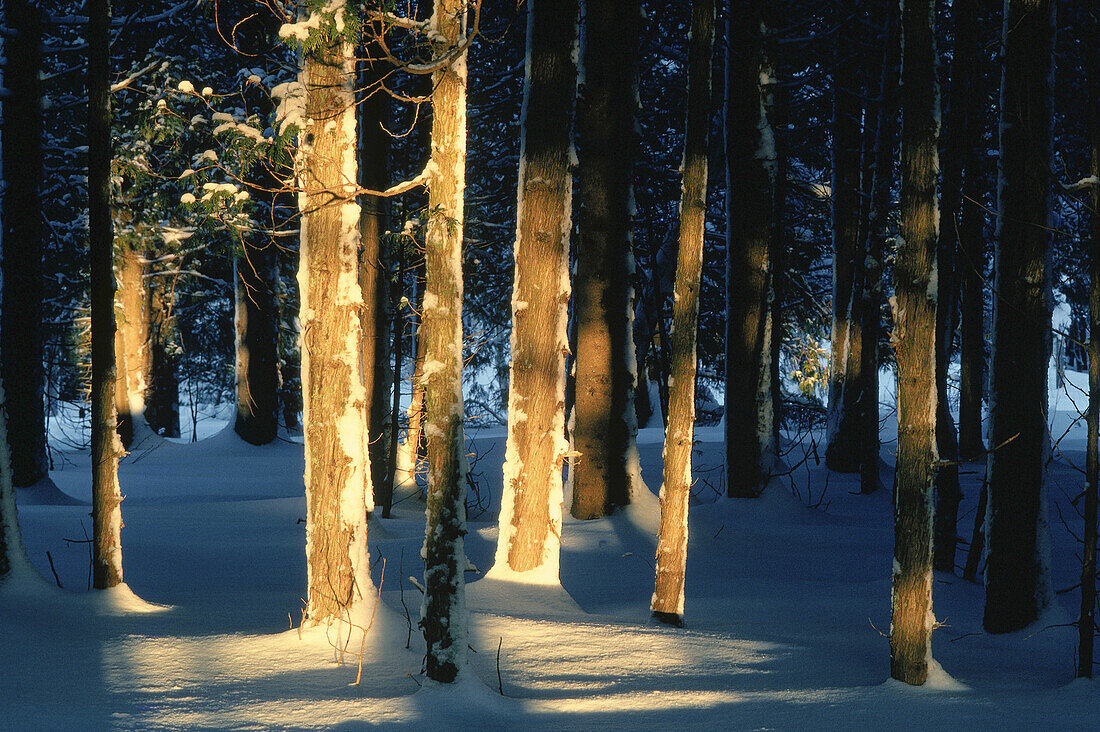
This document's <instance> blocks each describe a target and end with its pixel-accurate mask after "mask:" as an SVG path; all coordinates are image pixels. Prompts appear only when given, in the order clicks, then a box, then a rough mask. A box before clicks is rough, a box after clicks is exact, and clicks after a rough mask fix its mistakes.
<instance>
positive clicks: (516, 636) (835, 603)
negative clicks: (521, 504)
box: [0, 375, 1100, 729]
mask: <svg viewBox="0 0 1100 732" xmlns="http://www.w3.org/2000/svg"><path fill="white" fill-rule="evenodd" d="M1071 381H1072V382H1074V383H1078V384H1079V383H1080V379H1079V378H1078V376H1077V375H1073V378H1072V379H1071ZM1071 391H1072V389H1071ZM1060 398H1061V401H1060V402H1058V406H1057V408H1058V409H1062V410H1070V409H1072V406H1070V405H1069V404H1068V396H1066V395H1062V397H1060ZM1074 398H1075V399H1076V400H1077V401H1078V403H1081V399H1080V395H1079V394H1077V395H1075V397H1074ZM1054 406H1055V404H1054V402H1053V401H1052V407H1054ZM1072 417H1073V414H1072V413H1070V412H1069V411H1062V412H1058V413H1056V416H1055V420H1054V425H1053V427H1052V433H1053V434H1055V435H1056V436H1057V435H1060V434H1061V432H1062V431H1064V430H1065V429H1067V427H1069V425H1070V424H1071V422H1072ZM888 422H889V421H887V423H888ZM470 435H471V443H472V446H473V447H474V449H476V450H477V451H478V452H479V453H480V454H482V455H484V457H483V458H482V459H481V460H480V461H479V462H477V463H476V464H475V466H474V469H475V472H477V473H480V477H479V478H478V481H479V487H480V489H481V490H482V494H483V495H487V494H489V495H491V499H489V500H487V501H486V503H487V505H488V506H489V508H488V510H487V512H486V513H485V514H483V515H482V516H481V517H480V518H479V519H477V520H474V521H472V522H471V526H470V535H469V536H468V537H467V550H468V553H469V555H470V559H471V561H472V562H473V563H474V564H475V565H476V566H477V567H478V568H480V569H481V570H486V569H488V567H489V566H490V564H491V562H492V558H493V553H494V549H495V541H496V534H497V530H496V526H495V522H494V518H495V515H494V512H495V510H496V506H497V503H498V500H499V491H500V480H501V478H500V475H499V472H500V463H501V461H502V459H503V453H504V449H503V440H504V430H503V429H483V430H479V431H471V432H470ZM698 439H699V440H700V444H699V445H698V450H697V454H696V461H697V468H698V472H697V475H699V476H702V477H705V478H706V479H707V480H709V481H710V482H711V483H713V484H715V485H716V486H717V485H718V482H717V481H718V480H719V476H720V473H721V471H720V470H716V469H715V467H716V466H719V465H720V464H721V443H720V439H721V434H720V431H719V430H718V429H717V428H703V429H701V430H699V433H698ZM660 443H661V435H660V431H659V430H652V429H650V430H644V431H643V432H642V434H641V435H640V453H641V459H642V465H643V474H644V477H645V480H646V482H647V483H648V484H649V486H650V488H651V489H653V490H656V489H657V488H658V487H659V484H660V452H661V444H660ZM1083 445H1084V427H1083V424H1079V425H1076V426H1073V427H1072V428H1070V429H1069V432H1068V434H1067V436H1066V437H1065V438H1064V439H1063V441H1062V443H1061V448H1062V451H1063V454H1064V458H1063V459H1059V461H1057V462H1055V463H1054V464H1053V466H1052V472H1051V485H1052V491H1051V494H1052V498H1053V499H1054V500H1055V501H1056V502H1057V503H1058V504H1059V505H1060V507H1061V509H1062V511H1063V513H1064V514H1065V515H1066V516H1067V517H1070V516H1073V518H1071V519H1068V520H1070V521H1071V522H1074V521H1076V517H1075V515H1073V514H1072V509H1071V508H1069V507H1068V497H1072V496H1073V495H1075V494H1076V493H1077V492H1078V491H1079V490H1080V489H1081V486H1082V479H1081V477H1080V475H1079V474H1078V473H1077V472H1076V471H1075V470H1074V469H1073V468H1072V467H1070V466H1069V465H1068V464H1066V463H1065V462H1064V460H1065V459H1068V460H1071V461H1073V462H1074V463H1077V464H1083ZM892 448H893V443H892V442H891V441H890V436H889V435H885V437H884V446H883V458H884V461H885V464H884V467H883V481H884V483H885V484H886V485H889V484H890V482H891V475H890V470H891V466H892V456H891V453H890V450H891V449H892ZM796 455H798V456H800V455H801V453H800V452H799V451H798V450H796V451H795V452H794V453H793V454H792V455H791V456H788V462H795V461H796V460H795V459H794V458H795V456H796ZM63 457H64V459H63V460H60V461H58V464H59V466H62V467H63V469H61V470H58V471H55V472H54V473H53V478H54V480H55V481H56V482H57V484H58V485H59V486H60V487H61V488H62V489H63V490H65V491H66V492H67V493H68V494H70V495H71V496H73V497H75V498H77V499H80V500H82V501H87V500H88V497H89V490H90V489H89V485H88V483H89V478H88V477H87V476H88V455H87V453H86V452H80V451H70V452H66V453H64V456H63ZM301 476H302V455H301V446H300V445H298V444H295V443H294V442H293V441H279V442H277V443H276V444H273V445H269V446H266V447H261V448H256V447H251V446H248V445H245V444H243V443H241V442H240V441H239V440H237V439H236V437H235V436H234V435H233V434H232V432H231V431H225V432H222V433H220V434H217V435H215V436H214V437H212V438H210V439H208V440H204V441H201V442H198V443H195V444H187V443H176V442H169V441H163V440H158V439H155V438H154V439H153V440H151V441H150V442H149V444H147V445H145V446H144V447H141V448H139V449H137V450H135V451H134V452H133V453H132V454H131V455H130V456H128V457H127V458H126V459H125V460H124V461H123V464H122V466H121V467H120V480H121V483H122V486H123V492H124V493H125V494H126V496H127V498H126V500H125V501H124V503H123V517H124V520H125V522H126V527H125V529H124V530H123V556H124V565H125V571H126V579H127V582H128V584H129V586H130V587H131V588H132V589H133V591H134V592H135V593H136V594H137V595H138V596H140V597H141V598H142V599H144V600H145V601H147V602H149V603H153V604H155V605H158V606H162V607H159V608H158V607H153V608H150V607H146V606H142V609H145V610H154V612H136V611H134V612H127V611H126V610H127V608H131V609H136V606H135V605H134V604H133V603H131V604H127V603H126V602H121V601H120V602H114V603H110V602H105V601H104V600H102V599H98V598H97V597H96V596H95V595H89V594H87V593H84V592H83V590H84V589H85V587H86V586H87V572H88V561H87V545H86V544H82V543H67V542H65V541H64V539H66V538H68V539H76V540H81V539H83V538H84V534H83V531H84V530H85V529H87V530H89V531H90V522H89V520H88V516H87V513H88V507H87V505H71V506H63V505H61V506H59V505H46V506H43V505H28V506H23V507H21V508H20V520H21V523H22V525H23V527H24V538H25V542H26V545H27V551H28V555H29V556H30V558H31V561H32V562H33V564H34V565H35V566H36V567H37V568H38V570H39V572H40V573H41V574H42V576H43V577H44V578H46V579H47V580H48V582H47V581H46V580H43V581H42V582H39V583H33V582H30V581H28V580H25V579H18V578H17V579H15V580H13V581H12V582H8V583H6V584H5V585H4V586H3V587H0V648H2V649H3V652H2V653H0V710H2V712H3V713H2V714H0V728H2V729H33V728H40V729H106V728H117V729H131V728H150V727H155V728H177V729H183V728H194V727H204V728H250V729H254V728H269V727H277V728H328V727H342V728H352V729H354V728H357V727H360V726H362V727H367V726H374V725H381V726H393V727H399V726H407V727H410V728H432V727H434V728H439V729H515V728H525V729H527V728H530V729H550V728H555V729H561V728H566V729H611V728H629V729H640V728H647V729H668V728H671V727H682V728H692V729H704V728H710V729H803V728H811V727H813V728H827V729H830V728H842V729H855V728H869V729H882V728H891V729H929V728H932V729H936V728H961V727H964V726H965V727H968V728H973V729H1003V728H1009V729H1023V728H1056V729H1095V724H1096V722H1095V719H1096V715H1097V713H1098V712H1100V686H1098V682H1092V681H1077V682H1074V681H1072V677H1073V660H1074V645H1075V639H1076V633H1075V631H1074V630H1073V629H1072V628H1067V627H1051V628H1046V629H1043V626H1044V625H1057V624H1059V623H1065V622H1067V621H1068V619H1070V618H1071V617H1072V616H1073V615H1075V608H1076V603H1077V601H1078V600H1077V595H1076V593H1075V592H1069V593H1066V594H1063V595H1060V596H1059V599H1060V601H1061V603H1062V604H1063V606H1064V609H1063V610H1061V611H1055V612H1054V613H1052V615H1051V616H1050V617H1049V618H1046V619H1045V620H1044V623H1043V624H1042V625H1040V626H1039V627H1035V628H1032V629H1029V630H1027V631H1023V632H1020V633H1014V634H1009V635H1002V636H991V635H987V634H985V633H983V632H982V629H981V612H982V599H983V598H982V590H981V588H980V587H978V586H975V585H971V584H969V583H966V582H964V581H962V580H961V579H959V578H957V577H953V576H950V575H941V576H938V577H937V582H936V586H935V611H936V615H937V618H938V619H939V620H940V621H942V622H944V623H945V624H946V625H945V627H943V628H941V629H939V630H938V631H937V632H936V633H935V636H934V641H933V652H934V655H935V657H936V659H937V660H938V661H939V662H940V663H941V664H942V666H943V668H944V670H945V673H944V674H942V675H938V676H936V677H934V679H933V683H930V684H929V685H928V686H927V687H925V688H920V689H914V688H910V687H906V686H904V685H901V684H897V683H894V682H889V681H887V680H886V679H887V677H888V675H889V659H888V647H887V641H886V638H885V637H884V636H883V635H882V633H884V632H886V631H887V630H888V628H889V600H890V566H891V557H892V543H893V530H892V526H891V506H890V496H889V492H888V491H881V492H879V493H878V494H877V495H872V496H861V495H858V483H857V478H856V476H840V475H836V474H832V475H829V476H828V484H827V485H828V487H827V489H826V476H827V474H826V472H825V470H824V466H823V465H817V464H816V463H815V461H814V460H813V458H812V457H811V458H810V459H809V460H808V461H807V462H806V463H805V464H804V465H803V466H802V467H801V468H800V469H799V470H798V471H796V472H795V474H794V475H792V476H791V480H793V482H794V484H795V485H796V486H797V487H798V488H799V490H800V491H801V492H802V494H803V496H806V495H807V494H808V493H809V492H811V491H812V493H813V495H814V501H815V502H816V500H817V498H818V497H820V496H821V495H822V494H824V502H823V503H822V506H823V507H825V506H826V504H827V507H826V508H825V509H824V510H822V509H820V508H819V509H817V510H813V509H810V508H807V507H806V506H805V505H804V503H803V502H801V501H800V500H799V499H798V498H796V497H794V496H793V495H792V493H791V488H790V486H791V482H790V481H789V480H788V479H783V480H781V481H778V480H777V481H776V482H775V483H774V484H773V485H772V486H771V488H769V490H768V491H767V492H766V493H765V495H764V496H763V497H762V498H760V499H758V500H734V501H728V500H720V501H715V500H714V499H715V492H714V491H712V490H711V489H710V488H709V487H707V486H705V485H703V484H702V483H700V484H698V485H697V486H696V487H697V492H698V495H697V498H696V500H695V501H694V502H693V505H692V508H691V531H692V535H691V544H690V549H689V558H688V576H687V605H686V610H687V618H686V619H687V624H688V627H687V629H685V630H675V629H671V628H666V627H664V626H660V625H657V624H654V623H653V622H652V621H650V620H649V617H648V616H649V611H648V606H649V598H650V594H651V592H652V584H653V569H652V562H653V553H654V547H655V540H654V537H653V536H652V533H651V530H652V526H653V525H654V519H655V516H654V515H653V514H652V510H653V509H652V506H651V507H649V508H646V509H641V510H637V511H631V512H627V513H625V514H621V515H617V516H614V517H612V518H609V519H603V520H599V521H590V522H577V521H573V520H572V519H570V518H568V517H567V519H566V523H565V526H564V529H563V532H562V534H563V536H562V538H563V554H562V565H561V567H562V569H561V571H562V585H563V588H564V591H562V590H557V589H554V588H530V587H528V588H524V589H523V590H522V592H517V591H516V589H515V588H514V587H510V586H509V585H508V584H507V583H506V582H500V581H473V580H475V579H476V577H477V576H478V575H476V574H474V573H471V574H470V575H468V579H469V580H471V581H472V583H471V584H470V586H469V599H470V605H471V623H472V627H471V639H470V642H471V646H472V647H473V649H474V650H475V651H476V653H471V654H470V657H471V662H470V663H471V671H472V675H471V677H470V678H467V679H465V680H464V681H463V683H462V684H461V687H460V688H459V689H457V690H449V689H440V688H435V687H426V688H423V689H422V688H420V684H422V683H423V680H422V678H421V677H420V676H419V672H420V664H421V659H422V656H423V643H422V641H421V639H420V636H419V632H418V629H417V628H416V627H415V622H416V617H415V614H416V612H417V608H418V607H419V605H420V597H419V594H418V592H417V590H416V589H415V588H414V587H413V586H412V585H411V584H410V583H409V582H408V581H406V580H404V578H406V577H408V576H410V575H413V576H416V577H420V575H421V573H422V564H421V563H420V560H419V550H420V545H421V543H422V541H423V520H424V519H423V510H422V506H421V505H419V504H417V503H416V502H415V501H407V502H405V503H403V504H401V505H399V506H398V508H397V509H396V510H395V517H394V518H393V519H390V520H384V521H383V520H380V519H376V520H374V521H373V522H372V524H371V532H372V534H371V549H372V559H374V560H375V561H376V565H375V569H374V574H375V582H376V584H377V583H379V582H380V583H381V588H382V606H381V608H380V610H379V614H378V616H377V618H376V622H375V627H374V628H373V629H372V637H371V639H370V641H369V643H368V644H367V647H366V649H365V652H364V654H363V656H364V659H363V668H362V682H361V683H360V684H359V685H357V686H355V685H352V682H353V681H354V680H355V677H356V674H357V671H358V660H357V658H356V654H357V653H358V649H356V648H351V649H348V650H349V652H347V653H345V654H344V656H343V663H342V664H340V663H337V662H336V658H337V656H338V652H337V651H336V650H335V649H334V648H333V647H332V646H331V645H330V644H329V643H328V641H327V640H326V638H325V636H324V633H323V629H319V630H312V631H306V632H305V633H304V634H303V635H302V636H301V637H300V636H299V632H298V630H297V626H298V624H299V620H300V613H301V599H300V598H301V596H302V592H303V590H304V587H305V561H304V542H305V528H304V524H303V523H300V520H301V519H303V518H304V516H305V508H304V499H303V498H302V495H301V494H302V478H301ZM963 479H964V486H963V488H964V491H965V501H964V504H963V507H962V519H961V521H960V533H961V534H963V535H964V536H968V535H969V531H970V527H971V525H972V521H973V508H974V504H975V501H976V499H977V492H978V485H979V483H980V476H979V475H978V468H977V466H974V467H973V468H969V469H967V470H965V474H964V476H963ZM1053 517H1054V518H1053V520H1052V536H1053V545H1054V548H1055V565H1054V570H1055V587H1056V588H1067V587H1071V586H1072V585H1074V584H1075V583H1076V581H1077V575H1078V574H1079V568H1078V566H1077V564H1076V558H1075V554H1074V540H1073V539H1072V537H1071V536H1070V534H1069V533H1068V531H1067V530H1066V529H1065V528H1064V527H1063V526H1062V525H1061V523H1060V522H1058V520H1057V513H1056V512H1055V513H1053ZM46 552H49V553H50V557H52V560H53V564H54V567H55V568H56V571H57V575H58V577H59V578H60V580H61V582H62V584H63V585H64V587H65V589H64V591H61V590H57V589H56V587H53V586H52V585H53V573H52V571H51V569H50V564H49V561H48V559H47V556H46ZM959 561H960V562H961V561H962V555H960V560H959ZM383 567H384V570H383ZM402 603H404V605H405V606H407V607H408V608H409V610H410V612H411V613H412V618H411V622H412V624H413V627H412V628H411V632H410V628H409V626H408V625H407V623H406V615H405V612H404V611H403V609H402ZM292 625H293V627H294V629H291V627H292ZM880 631H881V632H880ZM406 638H409V639H410V640H411V642H410V649H409V650H406V649H405V642H406ZM498 648H499V654H498ZM498 669H499V672H498ZM498 674H499V675H498ZM498 688H499V689H503V693H504V695H503V696H501V695H500V694H499V693H498Z"/></svg>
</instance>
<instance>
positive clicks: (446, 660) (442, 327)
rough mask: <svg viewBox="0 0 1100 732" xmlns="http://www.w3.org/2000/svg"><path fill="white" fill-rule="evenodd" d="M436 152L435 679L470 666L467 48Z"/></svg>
mask: <svg viewBox="0 0 1100 732" xmlns="http://www.w3.org/2000/svg"><path fill="white" fill-rule="evenodd" d="M465 8H466V3H465V0H435V11H434V13H433V14H432V20H431V29H432V35H433V37H434V40H433V44H432V45H433V50H434V52H435V55H436V56H437V57H443V56H445V55H446V54H447V53H449V52H451V51H452V49H454V48H455V47H457V46H458V45H459V44H460V43H461V42H462V41H463V39H464V34H465V32H466V28H465V15H466V13H465ZM432 80H433V82H434V86H435V91H434V92H433V94H432V114H433V118H432V158H431V163H430V167H431V173H432V174H431V177H430V179H429V181H428V212H429V213H428V224H427V227H426V231H425V234H424V261H425V280H426V282H425V292H424V310H423V314H424V325H423V328H424V333H423V337H424V339H425V352H424V358H425V361H424V372H423V375H422V377H421V378H422V379H423V380H424V385H425V398H424V404H425V422H426V424H425V427H424V432H425V434H426V435H427V438H428V441H427V456H428V506H427V525H426V527H425V534H424V603H423V605H422V606H421V610H420V617H421V620H420V625H421V627H422V628H423V630H424V643H425V645H426V646H427V661H426V669H427V674H428V678H430V679H432V680H434V681H439V682H443V683H450V682H453V681H454V680H455V678H456V677H457V676H458V674H459V672H460V671H461V670H462V669H464V668H465V667H466V581H465V577H464V575H463V573H464V572H465V571H466V554H465V551H464V549H463V536H465V534H466V505H465V504H466V455H465V451H464V450H465V446H464V444H463V436H462V419H463V402H462V230H463V194H464V192H465V187H466V80H467V76H466V53H465V52H463V53H462V54H461V55H459V56H458V57H457V58H456V59H454V61H452V62H451V63H450V64H448V65H446V66H444V67H443V68H442V69H440V70H438V71H436V72H435V74H434V75H433V79H432Z"/></svg>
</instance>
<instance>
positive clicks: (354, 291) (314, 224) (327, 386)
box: [298, 30, 371, 623]
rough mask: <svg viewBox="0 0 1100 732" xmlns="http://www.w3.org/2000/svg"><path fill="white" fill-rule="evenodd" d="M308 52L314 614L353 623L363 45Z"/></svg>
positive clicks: (305, 250)
mask: <svg viewBox="0 0 1100 732" xmlns="http://www.w3.org/2000/svg"><path fill="white" fill-rule="evenodd" d="M328 34H329V36H328V38H327V40H325V41H323V42H322V43H321V44H319V46H318V47H317V48H316V50H314V51H312V52H311V53H309V54H307V55H306V56H305V58H304V66H303V71H302V84H303V86H304V87H305V94H306V100H305V103H306V109H305V116H306V118H307V119H308V123H307V126H306V127H305V129H303V130H301V132H300V133H299V145H300V149H299V172H298V175H299V179H300V184H301V187H302V192H301V193H300V194H299V202H298V205H299V209H300V210H301V212H302V218H301V227H302V232H301V253H300V257H301V260H300V265H299V270H298V284H299V288H300V291H301V299H302V308H301V315H300V319H301V350H302V395H303V416H304V419H303V427H304V434H305V457H306V469H305V486H306V537H307V538H306V568H307V575H308V583H309V595H308V599H307V608H306V613H307V615H308V617H309V619H310V620H311V621H312V622H313V623H327V622H330V621H333V620H343V621H348V620H349V618H350V617H351V616H353V615H354V614H355V610H356V609H357V608H359V607H361V602H362V601H363V599H364V598H366V597H368V596H369V594H370V590H371V580H370V574H369V554H368V549H367V511H368V510H369V508H370V507H371V506H370V503H369V501H370V498H371V492H370V491H369V490H364V486H365V485H369V470H370V464H369V459H368V455H367V439H366V421H365V419H364V414H363V404H364V390H363V383H362V380H361V377H360V366H359V343H360V320H359V312H360V309H361V308H362V297H361V295H360V291H359V283H358V256H359V206H358V205H357V204H356V202H355V198H354V195H353V192H354V190H355V188H356V184H357V181H356V174H355V170H356V165H355V149H356V134H355V93H354V90H355V82H356V75H355V64H354V55H355V54H354V47H353V46H352V44H350V43H347V42H344V41H343V40H342V39H341V38H340V37H339V36H338V35H335V34H334V33H333V32H332V31H331V30H329V31H328Z"/></svg>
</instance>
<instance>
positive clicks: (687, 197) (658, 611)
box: [650, 0, 740, 626]
mask: <svg viewBox="0 0 1100 732" xmlns="http://www.w3.org/2000/svg"><path fill="white" fill-rule="evenodd" d="M739 20H740V19H739ZM713 46H714V0H696V2H695V3H694V4H693V5H692V11H691V40H690V41H689V42H688V98H687V110H688V111H687V134H686V136H685V140H684V180H683V187H682V190H681V198H680V249H679V253H678V255H677V258H676V279H675V284H674V290H673V292H674V294H673V297H672V334H671V343H670V347H671V351H672V353H671V365H670V368H671V374H670V375H671V378H670V380H669V381H670V385H669V389H668V392H669V394H668V396H669V409H668V426H667V427H666V430H665V450H664V485H663V486H662V488H661V528H660V532H659V533H658V535H657V570H656V579H655V581H654V588H653V602H652V605H651V607H650V609H651V610H652V611H653V614H654V616H655V617H657V618H658V619H660V620H662V621H664V622H667V623H670V624H672V625H677V626H678V625H681V624H682V623H683V615H684V576H685V567H686V566H687V542H688V499H689V498H690V496H691V448H692V443H693V441H694V435H695V370H696V361H695V359H696V354H695V343H696V332H697V328H698V322H699V289H700V286H701V283H702V273H703V234H704V227H705V224H706V214H707V170H708V169H707V148H708V146H709V142H710V138H709V128H710V101H711V99H710V97H711V55H712V52H713Z"/></svg>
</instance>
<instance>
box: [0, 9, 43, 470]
mask: <svg viewBox="0 0 1100 732" xmlns="http://www.w3.org/2000/svg"><path fill="white" fill-rule="evenodd" d="M5 15H6V23H5V24H6V25H7V26H8V27H9V28H10V30H11V34H10V35H8V36H7V37H6V39H5V42H4V55H5V56H6V57H7V59H6V63H5V69H4V84H5V85H6V87H7V91H8V92H9V94H8V95H7V96H6V97H5V99H4V136H3V142H2V145H3V169H4V170H5V171H7V176H8V185H7V187H6V189H5V191H4V212H3V213H4V215H3V227H4V231H3V256H2V257H0V271H2V273H3V283H4V287H3V291H2V293H0V351H2V352H3V354H4V356H3V359H0V377H2V379H3V382H4V383H5V384H7V387H8V401H7V412H8V419H9V424H10V425H11V427H12V428H11V429H10V430H9V431H8V445H9V446H10V447H11V461H12V464H11V467H12V479H13V481H14V483H15V485H16V486H20V487H22V486H29V485H34V484H35V483H37V482H39V481H40V480H49V460H48V456H47V452H46V451H47V445H46V413H45V398H44V397H45V392H44V389H45V386H46V381H45V372H44V370H43V366H42V363H43V351H42V224H41V221H42V204H41V200H40V197H39V187H40V185H41V179H42V105H41V102H42V98H41V97H42V91H41V86H42V85H41V81H40V77H39V73H40V72H41V56H40V46H41V44H42V25H41V23H42V21H41V17H40V11H39V9H38V4H37V3H30V2H27V0H14V1H12V2H8V3H7V6H6V8H5Z"/></svg>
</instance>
